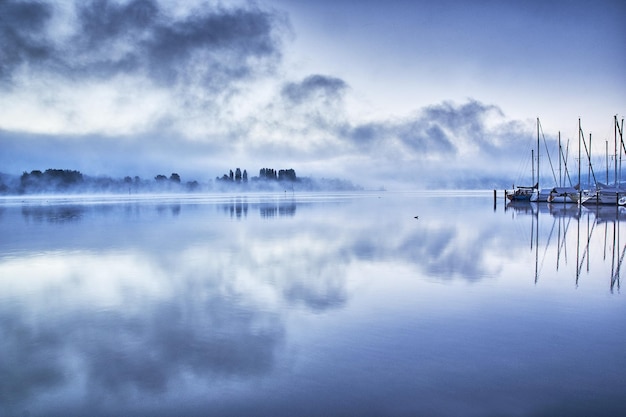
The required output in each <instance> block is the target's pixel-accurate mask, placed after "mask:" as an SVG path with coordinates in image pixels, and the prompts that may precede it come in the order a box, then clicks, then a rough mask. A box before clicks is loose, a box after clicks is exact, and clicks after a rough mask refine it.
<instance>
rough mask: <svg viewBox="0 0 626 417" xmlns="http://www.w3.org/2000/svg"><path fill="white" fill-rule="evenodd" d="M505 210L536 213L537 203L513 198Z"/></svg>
mask: <svg viewBox="0 0 626 417" xmlns="http://www.w3.org/2000/svg"><path fill="white" fill-rule="evenodd" d="M505 210H506V211H508V210H513V211H515V213H521V214H536V213H537V204H535V203H531V202H530V200H511V201H509V202H508V203H507V205H506V206H505Z"/></svg>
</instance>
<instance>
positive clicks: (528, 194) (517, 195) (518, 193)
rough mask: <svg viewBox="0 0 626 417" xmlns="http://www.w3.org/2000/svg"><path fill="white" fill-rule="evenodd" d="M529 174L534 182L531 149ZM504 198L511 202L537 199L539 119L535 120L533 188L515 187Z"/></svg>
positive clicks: (532, 152) (532, 153) (532, 151)
mask: <svg viewBox="0 0 626 417" xmlns="http://www.w3.org/2000/svg"><path fill="white" fill-rule="evenodd" d="M530 159H531V166H532V168H531V172H532V177H533V182H535V156H534V150H532V149H531V154H530ZM506 197H507V198H508V199H509V200H511V201H528V202H530V201H533V202H535V201H537V200H538V197H539V118H537V182H536V183H535V185H533V186H517V187H515V186H514V187H513V191H512V192H511V193H507V195H506Z"/></svg>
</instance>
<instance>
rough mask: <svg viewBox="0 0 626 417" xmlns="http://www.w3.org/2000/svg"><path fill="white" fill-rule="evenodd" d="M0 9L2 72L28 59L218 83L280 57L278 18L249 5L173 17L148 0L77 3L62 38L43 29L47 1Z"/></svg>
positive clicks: (38, 65)
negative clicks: (72, 20)
mask: <svg viewBox="0 0 626 417" xmlns="http://www.w3.org/2000/svg"><path fill="white" fill-rule="evenodd" d="M2 12H4V13H2ZM0 13H2V14H3V15H4V16H5V17H4V18H0V19H1V20H0V23H1V25H2V27H0V34H2V37H1V38H0V42H1V44H0V46H1V50H2V51H3V52H2V57H3V58H4V59H3V62H5V63H4V64H3V66H2V70H1V72H0V76H2V78H4V79H8V78H10V77H11V75H12V74H13V73H14V72H15V71H16V70H17V69H18V68H19V67H20V66H22V65H24V66H26V65H28V66H29V67H30V68H31V69H35V70H38V71H40V72H42V73H45V72H49V73H52V74H56V75H63V76H66V77H68V80H70V79H76V78H77V77H78V78H81V77H87V78H91V77H96V78H98V77H101V78H108V77H112V76H115V75H118V74H131V75H140V76H148V77H150V78H151V79H152V80H153V81H156V82H160V83H172V82H179V81H184V80H194V81H200V82H201V83H202V84H203V85H204V86H205V87H206V86H210V87H213V88H223V87H225V84H227V83H228V82H230V81H232V80H236V79H241V78H244V77H247V76H249V75H251V74H252V73H254V72H255V71H258V70H259V68H267V67H270V68H271V66H272V65H273V62H274V60H275V59H277V58H279V56H280V55H279V51H278V46H279V45H278V38H277V36H276V33H277V31H278V27H279V26H280V25H281V24H282V21H281V20H280V19H279V18H278V17H277V16H275V15H272V14H270V13H268V12H265V11H262V10H260V9H259V8H256V7H247V8H235V9H225V8H208V6H207V7H205V8H202V9H198V10H197V11H195V12H194V13H192V14H190V15H189V16H184V17H173V16H170V15H168V13H167V11H166V10H164V9H163V8H162V7H161V6H160V4H159V3H158V2H157V1H155V0H134V1H130V2H122V3H118V2H113V1H110V0H92V1H88V2H77V4H76V16H77V17H76V22H75V27H73V30H74V31H73V35H72V36H69V37H66V38H58V39H64V41H63V42H60V41H58V39H57V40H55V38H54V35H53V34H51V33H50V32H47V31H46V29H45V28H46V23H49V22H50V21H51V19H52V18H53V17H54V13H60V12H59V10H55V9H54V7H53V6H52V5H49V4H46V3H18V2H14V1H9V2H5V3H3V4H2V5H0Z"/></svg>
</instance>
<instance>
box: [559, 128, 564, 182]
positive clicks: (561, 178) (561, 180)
mask: <svg viewBox="0 0 626 417" xmlns="http://www.w3.org/2000/svg"><path fill="white" fill-rule="evenodd" d="M562 152H563V150H562V149H561V131H560V130H559V187H562V186H563V176H562V175H561V159H563V158H561V154H562Z"/></svg>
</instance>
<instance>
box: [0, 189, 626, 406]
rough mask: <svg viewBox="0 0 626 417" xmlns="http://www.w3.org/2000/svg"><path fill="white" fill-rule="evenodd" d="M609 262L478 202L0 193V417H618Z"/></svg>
mask: <svg viewBox="0 0 626 417" xmlns="http://www.w3.org/2000/svg"><path fill="white" fill-rule="evenodd" d="M494 203H495V204H494ZM622 230H623V231H622ZM625 252H626V211H625V209H624V208H622V207H619V208H617V207H602V208H597V207H582V208H578V207H576V206H564V205H555V206H551V205H547V204H539V205H537V204H530V203H527V204H526V205H518V206H510V205H508V206H507V205H506V204H505V202H504V199H503V196H501V195H500V194H498V197H497V200H496V201H495V202H494V197H493V191H490V192H468V191H463V192H413V193H409V192H406V193H400V192H398V193H394V192H360V193H336V194H332V193H317V194H315V193H311V194H298V193H291V192H286V193H277V194H247V195H236V194H232V195H231V194H214V195H162V196H108V197H98V196H81V197H23V196H21V197H4V198H1V199H0V335H1V337H0V375H1V376H2V377H1V378H0V415H3V416H86V415H89V416H145V415H150V416H207V415H212V416H279V417H280V416H434V417H436V416H556V415H563V416H590V415H593V416H616V415H620V414H621V415H626V414H625V413H626V399H625V397H624V390H625V389H626V378H625V377H624V374H625V372H626V355H625V354H624V348H625V347H626V325H625V324H624V323H623V322H622V320H624V318H625V317H626V300H625V299H624V295H623V294H622V293H621V290H620V273H621V268H622V261H623V260H624V255H625Z"/></svg>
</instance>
